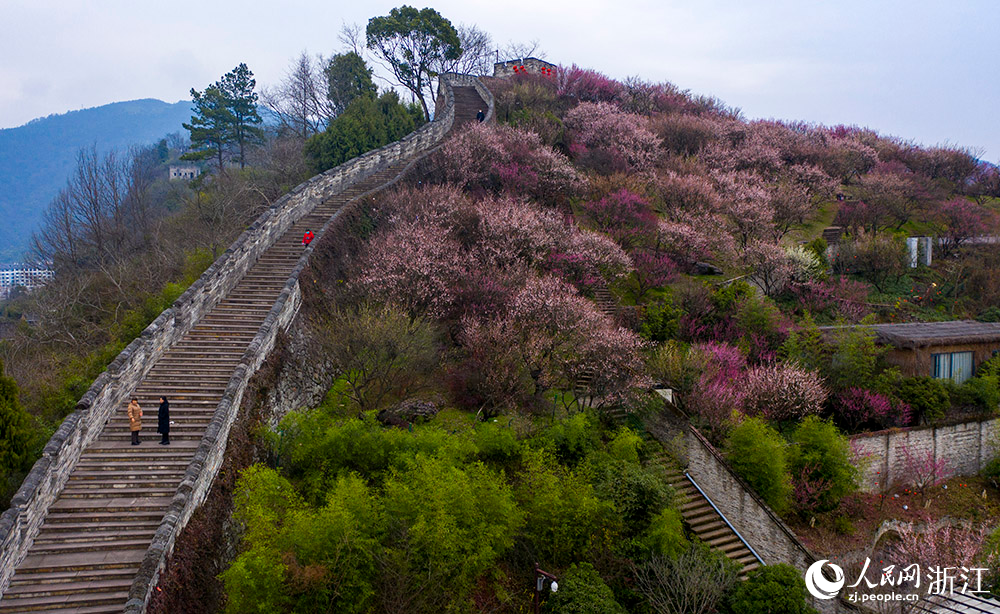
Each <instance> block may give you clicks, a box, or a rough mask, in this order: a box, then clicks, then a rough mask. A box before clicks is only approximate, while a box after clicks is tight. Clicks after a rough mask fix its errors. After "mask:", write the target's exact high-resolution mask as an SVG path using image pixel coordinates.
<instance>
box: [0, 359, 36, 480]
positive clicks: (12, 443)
mask: <svg viewBox="0 0 1000 614" xmlns="http://www.w3.org/2000/svg"><path fill="white" fill-rule="evenodd" d="M32 431H33V429H32V420H31V417H30V416H29V415H28V412H26V411H24V408H23V407H21V402H20V401H19V400H18V392H17V382H15V381H14V378H12V377H7V376H6V375H4V370H3V362H2V361H0V474H3V475H6V474H8V473H10V472H12V471H18V470H21V469H22V468H23V466H24V461H25V457H26V454H27V452H28V448H29V445H30V443H31V440H32V437H33V432H32Z"/></svg>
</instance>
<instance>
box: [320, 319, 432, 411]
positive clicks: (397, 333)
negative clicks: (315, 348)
mask: <svg viewBox="0 0 1000 614" xmlns="http://www.w3.org/2000/svg"><path fill="white" fill-rule="evenodd" d="M322 332H323V342H324V345H325V347H326V348H327V355H328V356H329V359H330V361H331V362H332V363H333V364H334V366H335V367H336V368H337V370H338V371H339V372H340V374H341V375H340V377H341V379H343V380H344V381H345V382H346V388H345V392H346V394H347V395H348V396H349V397H350V398H351V400H352V401H354V402H355V403H357V404H358V406H360V407H361V408H362V409H366V410H368V409H379V408H380V407H381V406H382V402H383V401H384V400H386V399H391V398H392V397H396V398H397V400H401V399H403V398H405V397H406V396H408V395H409V394H412V393H413V392H415V391H416V390H417V389H419V387H420V385H421V377H422V376H424V375H425V374H426V373H428V372H429V371H430V370H431V369H433V368H434V367H435V366H436V365H437V346H436V331H435V328H434V326H433V325H432V324H431V323H430V322H428V321H427V320H425V319H423V318H411V317H410V316H409V315H407V314H406V313H405V312H403V311H402V310H401V309H398V308H395V307H393V306H392V305H381V306H375V305H369V304H365V305H361V306H359V307H357V308H356V309H352V308H346V309H340V310H336V311H335V312H334V313H333V314H332V316H331V317H330V318H329V319H328V320H327V321H326V322H325V326H324V327H323V329H322Z"/></svg>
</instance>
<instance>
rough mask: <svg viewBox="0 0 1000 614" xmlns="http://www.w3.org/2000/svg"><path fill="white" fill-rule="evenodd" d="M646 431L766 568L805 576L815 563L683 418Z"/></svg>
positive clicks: (821, 604)
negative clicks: (677, 460)
mask: <svg viewBox="0 0 1000 614" xmlns="http://www.w3.org/2000/svg"><path fill="white" fill-rule="evenodd" d="M668 411H669V410H668ZM667 424H670V425H672V426H666V425H667ZM651 432H652V433H653V434H654V435H655V436H656V437H657V438H658V439H659V440H660V441H661V442H662V443H663V444H664V445H665V446H666V447H667V448H668V449H673V450H674V451H675V452H676V453H677V454H678V455H679V456H682V457H683V459H684V461H685V463H686V465H687V466H686V471H687V472H688V473H689V474H690V476H691V477H692V478H693V479H694V481H695V482H697V483H698V486H699V487H700V488H701V489H702V491H704V493H705V494H706V495H707V496H708V498H709V499H711V500H712V503H714V504H715V506H716V507H717V508H718V509H719V511H721V512H722V514H723V515H724V516H725V517H726V519H727V520H728V521H729V522H730V524H732V526H733V527H734V528H735V529H736V530H737V531H738V532H739V533H740V535H742V536H743V539H745V540H746V541H747V543H749V544H750V546H751V547H752V548H753V549H754V550H755V551H756V552H757V555H758V556H760V558H761V559H763V560H764V563H765V564H766V565H773V564H775V563H787V564H789V565H791V566H793V567H795V568H796V569H798V570H799V571H801V572H802V573H803V574H805V571H806V570H807V569H808V568H809V566H810V565H812V564H813V563H814V562H815V561H816V560H817V559H816V556H815V555H813V554H812V553H811V552H810V551H809V549H807V548H806V547H805V546H804V545H803V544H802V542H800V541H799V540H798V538H797V537H796V536H795V533H793V532H792V530H791V529H790V528H788V526H787V525H786V524H785V523H784V522H783V521H782V520H781V518H779V517H778V515H777V514H775V513H774V511H772V510H771V508H770V507H768V505H767V504H766V503H764V501H763V500H762V499H761V498H760V497H758V496H757V494H756V493H754V492H753V490H752V489H751V488H750V487H749V486H748V485H747V484H746V483H745V482H744V481H743V480H742V479H740V478H739V477H738V476H737V475H736V474H735V473H733V470H732V469H731V468H730V467H729V464H728V463H727V462H726V461H725V459H724V458H723V457H722V455H721V454H720V453H719V452H718V450H716V449H715V447H714V446H713V445H712V444H711V443H710V442H709V441H708V440H707V439H705V437H704V436H703V435H702V434H701V433H699V432H698V430H697V429H696V428H694V427H693V426H691V424H690V421H689V420H688V419H687V417H686V416H683V415H680V416H679V419H675V418H674V417H673V416H664V419H662V420H661V421H659V425H658V426H654V427H653V429H651ZM678 432H679V433H680V434H681V435H682V439H681V440H680V442H678V441H677V440H676V439H675V437H676V436H677V433H678ZM678 446H679V448H680V449H678ZM812 605H813V607H815V608H816V609H817V610H819V611H820V612H823V613H824V614H833V613H836V612H855V611H857V608H855V607H854V606H852V605H851V604H848V603H847V602H845V601H842V600H831V601H822V600H813V604H812Z"/></svg>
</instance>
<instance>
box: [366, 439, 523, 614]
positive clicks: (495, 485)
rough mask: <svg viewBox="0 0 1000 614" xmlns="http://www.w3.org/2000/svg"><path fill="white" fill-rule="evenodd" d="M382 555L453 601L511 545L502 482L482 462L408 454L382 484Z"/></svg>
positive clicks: (513, 513)
mask: <svg viewBox="0 0 1000 614" xmlns="http://www.w3.org/2000/svg"><path fill="white" fill-rule="evenodd" d="M384 500H385V511H386V519H387V522H388V526H387V530H388V537H389V544H388V548H389V551H390V552H389V556H390V558H392V557H394V556H398V557H399V558H397V560H402V561H406V565H405V568H406V570H407V572H408V574H410V575H411V576H412V577H413V578H415V579H416V578H430V579H432V580H433V581H435V582H437V583H438V584H439V585H440V586H439V587H438V588H435V589H434V590H435V591H439V590H443V591H444V592H445V593H446V594H449V593H451V594H453V595H454V599H455V600H456V601H461V600H464V599H465V598H467V596H468V595H469V593H470V592H471V591H472V588H473V583H474V581H475V579H476V578H477V577H478V576H480V575H481V574H483V573H485V572H486V571H487V570H488V569H490V568H491V567H492V566H493V565H494V564H495V563H496V561H497V559H499V557H500V556H501V555H502V554H503V553H504V552H505V551H506V550H507V549H508V548H510V547H511V545H512V544H513V536H514V535H515V534H516V532H517V530H518V528H519V527H520V526H521V523H522V514H521V511H520V510H519V509H518V508H517V506H516V504H515V502H514V498H513V496H512V493H511V489H510V487H509V486H508V485H507V484H506V483H505V481H504V480H503V478H502V476H501V475H499V474H497V473H495V472H493V471H491V470H489V469H487V468H486V467H484V466H483V465H482V464H479V463H473V464H469V465H466V466H465V467H464V468H462V467H456V466H454V465H453V464H451V463H448V462H445V461H443V460H441V459H437V458H430V457H427V456H416V457H415V458H413V459H412V460H411V461H410V463H409V467H407V468H406V469H404V470H401V471H397V472H394V473H393V475H392V477H391V478H389V479H388V480H387V481H386V484H385V494H384Z"/></svg>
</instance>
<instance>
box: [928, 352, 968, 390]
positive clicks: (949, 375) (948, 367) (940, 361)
mask: <svg viewBox="0 0 1000 614" xmlns="http://www.w3.org/2000/svg"><path fill="white" fill-rule="evenodd" d="M931 362H932V366H931V377H933V378H935V379H950V380H952V381H953V382H955V383H956V384H961V383H962V382H964V381H965V380H967V379H969V378H970V377H972V367H973V364H972V352H951V353H948V354H931Z"/></svg>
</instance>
